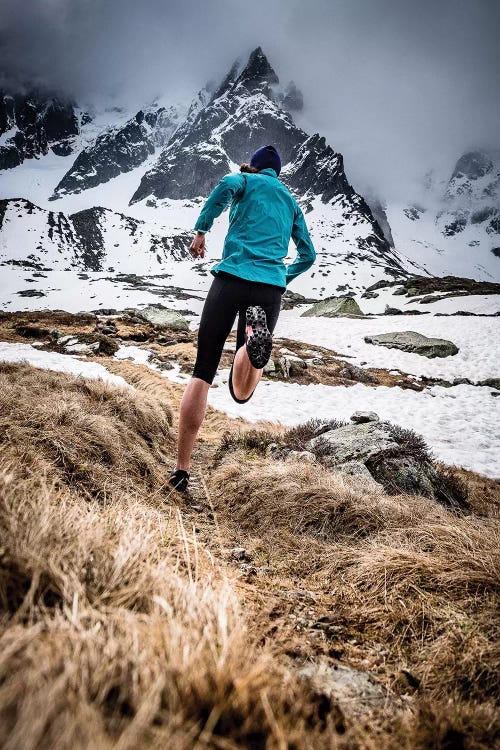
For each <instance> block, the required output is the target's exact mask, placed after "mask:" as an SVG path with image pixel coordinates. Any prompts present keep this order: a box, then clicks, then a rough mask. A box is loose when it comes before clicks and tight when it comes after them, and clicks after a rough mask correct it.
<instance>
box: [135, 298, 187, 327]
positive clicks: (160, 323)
mask: <svg viewBox="0 0 500 750" xmlns="http://www.w3.org/2000/svg"><path fill="white" fill-rule="evenodd" d="M135 313H136V315H137V317H138V318H140V319H142V320H145V321H147V322H148V323H151V324H152V325H154V326H156V328H160V329H162V328H168V329H169V330H171V331H189V325H188V322H187V320H186V319H185V318H184V317H183V316H182V315H181V314H180V313H178V312H177V310H169V309H168V308H167V307H164V306H163V305H160V304H156V305H148V306H147V307H144V308H143V309H142V310H136V311H135Z"/></svg>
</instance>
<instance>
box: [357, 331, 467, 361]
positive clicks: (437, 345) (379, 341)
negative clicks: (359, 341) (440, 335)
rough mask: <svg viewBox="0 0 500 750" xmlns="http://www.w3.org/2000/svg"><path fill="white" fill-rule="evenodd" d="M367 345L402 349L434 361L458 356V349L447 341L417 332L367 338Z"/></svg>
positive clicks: (385, 334) (397, 332) (402, 332)
mask: <svg viewBox="0 0 500 750" xmlns="http://www.w3.org/2000/svg"><path fill="white" fill-rule="evenodd" d="M364 340H365V342H366V343H367V344H375V345H377V346H386V347H387V348H389V349H401V351H403V352H411V353H413V354H420V355H421V356H423V357H428V358H429V359H433V358H434V357H450V356H453V355H455V354H458V351H459V349H458V347H457V346H456V345H455V344H454V343H453V342H452V341H447V340H446V339H434V338H429V337H428V336H423V335H422V334H421V333H417V332H416V331H395V332H392V333H379V334H377V335H374V336H365V337H364Z"/></svg>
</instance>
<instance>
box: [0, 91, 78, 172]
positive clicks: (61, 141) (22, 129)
mask: <svg viewBox="0 0 500 750" xmlns="http://www.w3.org/2000/svg"><path fill="white" fill-rule="evenodd" d="M78 132H79V122H78V117H77V115H76V113H75V109H74V106H73V104H72V103H71V102H65V101H62V100H61V99H58V98H56V97H48V96H43V95H42V94H37V93H36V92H32V93H29V94H25V95H19V94H16V95H14V96H11V95H9V94H6V93H4V92H0V136H4V139H3V140H4V143H3V145H2V146H0V169H12V168H13V167H17V166H18V165H19V164H21V163H22V162H23V161H24V160H25V159H33V158H36V157H37V156H40V155H45V154H47V153H48V151H49V148H52V149H53V151H54V152H55V153H58V154H59V153H64V152H70V151H71V147H72V144H71V139H72V137H73V136H75V135H77V134H78Z"/></svg>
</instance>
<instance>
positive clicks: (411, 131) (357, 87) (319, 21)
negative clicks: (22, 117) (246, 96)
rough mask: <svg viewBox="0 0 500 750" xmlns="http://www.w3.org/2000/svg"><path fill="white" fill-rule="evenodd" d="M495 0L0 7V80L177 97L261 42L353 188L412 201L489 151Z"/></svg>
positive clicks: (166, 0)
mask: <svg viewBox="0 0 500 750" xmlns="http://www.w3.org/2000/svg"><path fill="white" fill-rule="evenodd" d="M499 30H500V2H498V1H497V0H438V1H437V2H436V0H432V1H430V0H420V1H419V2H415V0H411V1H410V0H308V2H304V0H300V2H299V0H253V2H252V3H250V2H249V1H248V0H246V2H242V0H210V1H209V2H205V3H203V2H201V0H183V2H182V3H179V2H177V1H175V2H173V1H172V0H142V2H140V3H139V2H137V0H25V2H24V3H21V2H19V0H2V4H1V8H0V85H2V86H8V87H9V88H14V89H16V88H20V87H22V86H24V85H26V84H29V83H31V82H35V83H37V84H43V85H44V86H47V87H49V88H51V89H53V90H56V91H60V92H61V93H65V94H66V95H69V96H71V97H73V98H75V99H76V100H77V101H78V102H79V103H83V104H85V105H87V106H88V105H91V104H96V103H97V104H99V105H100V106H102V105H103V103H104V104H107V105H109V106H120V105H124V106H127V107H132V108H137V109H138V108H139V107H141V106H144V104H147V103H148V102H149V101H151V100H152V99H153V98H154V97H155V96H157V95H162V96H163V97H167V98H172V99H179V98H182V99H186V98H190V97H191V96H193V95H194V94H195V93H196V91H197V90H199V89H200V88H201V87H202V86H203V85H204V84H205V83H206V82H207V81H208V80H210V79H213V80H217V81H218V80H220V78H222V76H223V75H224V74H225V73H226V72H227V70H228V69H229V67H230V65H231V64H232V62H233V61H234V60H235V58H237V57H242V58H243V59H245V58H246V57H248V55H249V53H250V52H251V50H252V49H254V48H255V47H256V46H258V45H260V46H261V47H262V48H263V51H264V53H265V54H266V55H267V57H268V59H269V61H270V63H271V65H272V66H273V67H274V69H275V70H276V72H277V74H278V76H279V78H280V81H281V83H283V84H286V83H287V82H288V81H289V80H290V79H293V80H294V81H295V83H296V84H297V86H298V87H299V88H300V89H301V90H302V92H303V95H304V110H303V112H302V113H301V114H300V115H297V117H296V118H295V119H296V121H297V122H298V124H300V125H301V126H302V127H304V129H305V130H307V131H308V132H311V133H312V132H319V133H321V134H322V135H324V136H325V137H326V139H327V142H328V143H329V144H330V145H331V146H332V147H333V148H334V149H336V150H338V151H341V152H342V153H343V155H344V159H345V167H346V172H347V176H348V178H349V179H350V181H351V182H352V183H353V185H354V187H356V188H357V189H358V190H361V191H363V190H365V189H368V188H370V189H372V190H374V191H375V192H377V194H378V195H380V196H381V197H383V198H391V199H394V198H396V197H398V196H399V197H401V198H402V200H404V199H405V197H407V196H409V195H412V194H414V191H415V186H416V184H417V182H418V180H419V179H421V177H422V175H423V174H424V173H425V172H427V171H428V170H429V169H432V168H436V169H437V171H438V173H440V174H443V175H448V174H449V172H450V170H451V169H452V168H453V165H454V163H455V161H456V160H457V158H458V157H459V156H460V154H461V153H462V152H463V151H464V150H465V149H470V148H474V147H497V148H498V147H499V146H500V142H499V141H500V136H499V134H500V91H499V88H500V84H499V81H500V55H499V53H498V47H499V45H498V38H499Z"/></svg>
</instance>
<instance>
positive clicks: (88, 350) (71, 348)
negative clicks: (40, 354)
mask: <svg viewBox="0 0 500 750" xmlns="http://www.w3.org/2000/svg"><path fill="white" fill-rule="evenodd" d="M97 348H99V344H98V345H97ZM64 349H65V351H66V352H68V353H69V354H93V353H94V349H92V345H91V344H79V343H76V344H66V346H65V347H64Z"/></svg>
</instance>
